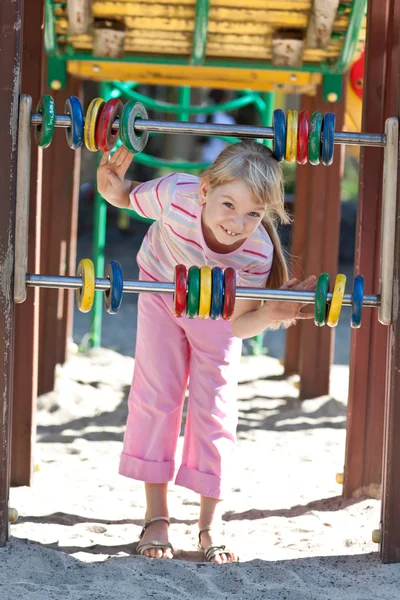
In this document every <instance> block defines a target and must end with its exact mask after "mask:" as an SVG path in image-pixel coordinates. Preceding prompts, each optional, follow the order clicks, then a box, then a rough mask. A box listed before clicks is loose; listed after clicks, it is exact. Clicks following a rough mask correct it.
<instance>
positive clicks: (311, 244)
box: [299, 78, 346, 399]
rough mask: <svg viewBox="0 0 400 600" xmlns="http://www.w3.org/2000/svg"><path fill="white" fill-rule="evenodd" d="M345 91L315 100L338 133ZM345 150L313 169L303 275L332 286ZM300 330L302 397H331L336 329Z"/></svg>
mask: <svg viewBox="0 0 400 600" xmlns="http://www.w3.org/2000/svg"><path fill="white" fill-rule="evenodd" d="M344 82H345V78H344ZM345 90H346V85H345V83H344V84H343V92H342V100H341V102H339V103H337V104H335V105H334V106H332V104H329V103H327V102H324V100H323V98H322V90H321V88H318V92H317V95H316V97H315V98H314V106H313V110H314V111H321V112H322V113H326V112H331V111H332V109H333V108H334V110H335V114H336V126H335V129H336V130H338V131H341V130H342V129H343V122H344V106H345V102H346V94H345ZM343 151H344V149H343V148H342V149H341V147H335V158H334V161H333V164H332V165H331V166H330V167H329V168H327V167H325V166H323V165H318V166H314V167H310V183H309V186H310V187H309V190H310V200H309V207H308V208H309V210H308V230H307V246H306V248H305V254H304V274H305V275H308V274H310V273H315V274H316V275H319V274H320V273H323V272H325V273H329V275H330V278H331V285H333V282H334V279H335V277H336V275H337V268H338V255H339V229H340V185H341V173H342V169H343ZM300 331H301V333H300V343H299V374H300V398H301V399H305V398H314V397H317V396H322V395H325V394H328V393H329V374H330V365H331V363H332V358H333V343H334V330H332V329H331V328H329V327H322V328H319V327H315V325H314V323H313V322H312V321H308V322H304V323H302V324H301V330H300Z"/></svg>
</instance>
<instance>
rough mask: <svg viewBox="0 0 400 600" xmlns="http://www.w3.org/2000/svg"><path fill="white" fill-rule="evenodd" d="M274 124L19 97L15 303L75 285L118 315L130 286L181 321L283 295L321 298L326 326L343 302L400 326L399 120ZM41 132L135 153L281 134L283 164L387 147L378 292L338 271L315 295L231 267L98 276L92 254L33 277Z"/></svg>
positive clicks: (87, 302)
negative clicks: (33, 210) (374, 130)
mask: <svg viewBox="0 0 400 600" xmlns="http://www.w3.org/2000/svg"><path fill="white" fill-rule="evenodd" d="M272 125H273V126H272V127H259V126H242V125H221V124H202V123H187V122H174V121H158V120H151V119H149V118H148V115H147V112H146V109H145V108H144V106H143V105H142V104H141V103H140V102H136V101H134V100H129V101H128V102H127V103H126V104H123V103H122V102H121V100H119V99H115V98H114V99H111V100H109V101H107V102H105V101H104V100H103V99H102V98H95V99H94V100H92V102H91V103H90V104H89V106H88V110H87V112H86V116H84V113H83V109H82V105H81V103H80V101H79V99H78V98H76V97H75V96H70V97H69V98H68V99H67V100H66V102H65V106H64V114H58V115H57V114H56V110H55V103H54V100H53V98H52V97H51V96H49V95H46V96H43V97H42V98H41V99H40V101H39V103H38V105H37V109H36V113H32V99H31V97H30V96H28V95H21V96H20V111H19V133H18V136H19V137H18V171H17V172H18V179H17V209H16V211H17V212H16V238H15V239H16V250H15V274H14V300H15V302H17V303H20V302H23V301H24V300H25V299H26V288H27V287H50V288H71V289H76V290H77V304H78V308H79V310H81V311H83V312H88V311H89V310H90V309H91V306H92V304H93V299H94V294H95V290H102V291H103V292H104V302H105V308H106V310H107V312H109V313H111V314H114V313H116V312H118V310H119V308H120V306H121V302H122V295H123V292H128V293H142V292H147V293H162V294H173V298H174V312H175V315H176V316H177V317H180V316H184V315H186V316H188V317H190V318H194V317H200V318H207V317H211V318H212V319H218V318H220V317H222V318H225V319H229V318H231V316H232V314H233V310H234V305H235V301H236V299H239V300H240V299H257V300H262V301H268V300H279V301H284V302H301V303H310V304H315V310H314V322H315V324H316V325H317V326H323V325H325V324H328V325H329V326H331V327H335V326H336V325H337V323H338V320H339V316H340V312H341V308H342V306H343V305H349V306H351V307H352V310H351V319H350V325H351V327H353V328H358V327H360V325H361V315H362V308H363V306H366V307H378V319H379V321H380V322H381V323H382V324H384V325H389V324H390V323H391V322H392V302H393V298H392V296H393V268H394V234H395V229H394V228H395V207H396V186H397V159H398V147H397V146H398V120H397V119H396V118H389V119H387V121H386V127H385V133H384V134H368V133H352V132H338V131H335V115H334V113H326V114H325V115H324V114H322V113H320V112H315V113H313V114H312V115H311V118H310V117H309V115H308V113H307V112H305V111H301V112H300V114H298V113H297V111H295V110H289V111H288V113H287V116H286V117H285V114H284V113H283V111H282V110H280V109H277V110H275V111H274V114H273V124H272ZM32 126H34V128H35V140H36V143H37V144H38V145H39V146H41V147H43V148H46V147H48V146H49V145H50V144H51V141H52V138H53V135H54V130H55V128H56V127H62V128H64V129H65V135H66V140H67V143H68V145H69V147H70V148H71V149H78V148H80V147H81V146H82V145H83V144H85V145H86V147H87V148H88V149H89V150H90V151H93V152H95V151H97V150H100V151H103V152H106V151H107V152H109V151H111V150H112V149H113V148H114V147H115V145H116V144H117V142H118V140H119V139H120V141H121V143H122V144H123V146H124V147H125V148H126V149H127V150H129V151H130V152H132V153H134V154H135V153H139V152H141V151H142V150H143V149H144V148H145V146H146V143H147V139H148V134H149V133H150V132H154V133H171V134H184V135H202V136H204V135H205V136H211V135H217V136H218V135H235V136H237V137H239V138H252V139H259V140H268V139H272V140H273V154H274V156H275V158H276V160H278V161H283V160H286V161H289V162H294V161H297V162H298V163H299V164H305V163H306V162H310V163H311V164H313V165H318V164H320V163H322V164H323V165H325V166H329V165H330V164H332V162H333V155H334V145H335V144H351V145H365V146H378V147H383V149H384V177H383V188H382V232H381V233H382V234H381V240H382V241H381V283H380V290H379V293H378V294H374V295H366V294H364V279H363V277H362V275H357V276H356V277H355V278H354V283H353V291H352V294H346V293H345V285H346V278H345V276H344V275H338V276H337V278H336V281H335V284H334V286H333V290H332V292H330V291H329V283H330V282H329V275H328V274H326V273H322V274H321V275H320V276H319V278H318V283H317V290H316V292H315V293H314V292H300V291H288V290H271V289H266V288H241V287H237V288H236V274H235V273H232V272H231V270H229V269H227V270H225V272H223V271H222V270H221V269H219V268H214V269H210V268H209V267H206V266H200V267H199V266H195V265H193V266H190V267H189V269H188V270H187V267H186V266H184V265H177V267H176V270H175V282H174V283H172V282H142V281H124V280H123V276H122V268H121V265H119V263H117V262H116V261H111V263H110V264H109V265H108V267H107V269H106V273H105V276H104V278H96V277H95V274H94V267H93V263H92V262H91V260H90V259H83V260H82V261H80V263H79V265H78V270H77V276H76V277H67V276H52V275H34V274H27V268H26V265H27V238H28V214H29V186H28V182H29V168H30V144H31V127H32Z"/></svg>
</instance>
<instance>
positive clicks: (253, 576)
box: [0, 349, 400, 600]
mask: <svg viewBox="0 0 400 600" xmlns="http://www.w3.org/2000/svg"><path fill="white" fill-rule="evenodd" d="M133 363H134V359H133V358H131V357H128V356H122V355H120V354H118V353H116V352H114V351H112V350H107V349H100V350H92V351H90V352H89V353H88V354H84V355H82V354H81V355H72V356H71V357H70V359H69V361H68V362H67V363H66V364H65V365H64V366H63V367H60V368H59V370H58V376H57V384H56V389H55V391H54V392H52V393H50V394H46V395H45V396H41V397H40V398H39V401H38V408H39V410H38V416H37V424H38V443H37V449H36V453H37V456H36V462H37V463H38V464H39V465H40V472H39V473H37V475H36V478H35V482H34V485H33V486H32V487H31V488H14V489H12V490H11V506H13V507H15V508H16V509H17V510H18V511H19V514H20V517H19V520H18V521H17V523H16V524H13V525H12V526H11V541H10V543H9V544H8V546H7V547H6V548H5V549H0V599H1V600H17V599H20V598H21V599H25V598H27V599H28V598H29V599H40V600H51V599H55V598H57V599H64V598H65V599H67V600H89V599H90V600H102V599H107V600H114V599H115V600H117V599H118V600H125V599H129V600H130V599H132V600H139V599H140V600H142V599H143V600H145V599H147V598H160V599H162V600H169V599H176V598H180V599H191V600H197V599H198V600H203V599H207V600H208V599H213V600H214V599H226V598H228V599H230V598H233V599H238V600H245V599H246V600H247V599H254V600H255V599H257V600H259V599H264V598H268V599H271V600H274V599H281V600H285V599H287V600H289V599H290V600H303V599H307V600H313V599H318V600H320V599H321V600H322V599H324V600H330V599H332V600H342V599H349V600H350V599H351V600H372V599H376V598H379V599H380V600H386V599H387V600H394V599H396V598H399V599H400V564H398V565H382V564H381V563H380V560H379V557H378V554H377V547H376V546H375V545H374V544H373V543H372V542H371V532H372V530H373V529H374V528H376V527H377V526H378V524H379V518H380V503H379V501H377V500H373V499H360V500H354V501H343V500H342V499H341V497H340V493H341V488H340V486H339V485H338V484H337V483H336V481H335V475H336V473H337V472H339V471H341V470H342V468H343V459H344V446H345V422H346V397H347V385H348V369H347V367H345V366H334V367H333V369H332V391H331V396H329V397H321V398H318V399H316V400H308V401H305V402H304V403H303V404H302V405H300V403H299V401H298V400H297V390H296V388H295V387H294V385H293V380H290V379H289V380H287V379H285V378H284V377H283V376H282V367H281V366H280V365H279V362H278V361H277V360H276V359H274V358H270V357H252V358H247V357H246V358H243V361H242V371H241V374H240V380H241V384H240V389H239V411H240V419H239V430H238V446H237V452H236V461H237V462H236V465H237V467H236V482H235V487H234V488H233V491H232V494H231V495H230V497H229V498H228V499H227V501H226V502H225V506H224V513H223V524H224V530H225V536H224V540H226V542H227V543H228V544H229V545H230V546H231V547H232V548H234V549H235V550H236V551H237V553H238V554H239V555H240V559H241V562H240V563H239V564H234V565H210V564H205V563H203V562H201V560H202V555H201V554H200V553H199V552H198V551H197V550H196V531H197V516H198V508H199V506H198V497H197V496H196V495H195V494H194V493H192V492H190V491H189V490H186V489H184V488H180V487H175V486H171V491H170V494H169V502H170V515H171V519H172V524H171V541H172V543H173V545H174V546H175V548H176V549H177V552H176V556H175V559H174V560H172V561H168V560H158V561H157V560H149V559H146V558H144V557H139V556H136V555H135V547H136V542H137V539H138V534H139V532H140V528H141V524H142V519H143V516H144V510H145V508H144V495H143V490H142V484H141V483H139V482H135V481H131V480H129V479H126V478H123V477H121V476H119V475H118V473H117V470H118V460H119V454H120V451H121V447H122V437H123V431H124V426H125V420H126V414H127V405H126V398H127V394H128V391H129V385H130V381H131V377H132V370H133ZM181 442H182V439H180V445H179V447H178V450H180V448H181Z"/></svg>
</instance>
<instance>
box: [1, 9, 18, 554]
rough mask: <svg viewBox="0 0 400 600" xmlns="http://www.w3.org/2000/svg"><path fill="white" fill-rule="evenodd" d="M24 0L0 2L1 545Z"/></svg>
mask: <svg viewBox="0 0 400 600" xmlns="http://www.w3.org/2000/svg"><path fill="white" fill-rule="evenodd" d="M22 11H23V0H17V1H15V0H14V1H11V0H0V23H1V28H0V73H1V82H0V106H1V110H0V148H1V165H2V168H1V169H0V189H1V191H2V193H1V196H0V207H1V219H0V373H1V377H0V547H1V546H5V544H6V542H7V538H8V500H9V488H10V470H11V469H10V462H11V455H10V453H11V410H12V404H11V403H12V381H13V368H12V367H13V362H12V361H13V333H14V332H13V329H14V302H13V283H12V282H13V276H12V275H13V261H14V227H15V193H16V164H17V132H18V123H17V115H18V96H19V93H20V80H21V54H22V49H21V40H22V36H21V27H22V14H23V13H22Z"/></svg>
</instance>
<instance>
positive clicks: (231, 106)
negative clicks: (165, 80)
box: [111, 81, 259, 115]
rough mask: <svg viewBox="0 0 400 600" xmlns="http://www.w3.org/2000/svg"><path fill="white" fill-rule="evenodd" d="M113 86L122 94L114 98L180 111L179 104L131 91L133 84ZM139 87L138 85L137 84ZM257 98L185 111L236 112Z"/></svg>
mask: <svg viewBox="0 0 400 600" xmlns="http://www.w3.org/2000/svg"><path fill="white" fill-rule="evenodd" d="M112 85H113V86H115V90H118V92H120V93H116V92H115V90H113V92H112V93H111V95H112V97H113V98H116V97H119V96H120V95H121V94H122V95H124V96H126V97H127V98H129V99H133V100H138V102H142V104H143V105H144V106H145V107H146V108H149V109H152V110H159V111H162V112H169V113H176V112H178V111H179V110H180V108H181V107H180V105H179V104H172V103H170V102H160V101H158V100H154V98H148V97H147V96H144V95H143V94H140V93H139V92H136V91H134V90H131V89H130V88H129V86H130V85H132V84H130V83H129V84H126V83H122V82H121V81H113V82H112ZM135 85H137V83H136V84H135ZM257 98H259V95H258V92H246V93H245V95H244V96H241V97H240V98H235V99H234V100H229V102H222V103H221V104H207V105H204V106H187V107H186V108H185V110H186V111H187V112H188V113H189V114H191V115H199V114H203V113H204V114H209V113H210V114H212V113H214V112H215V111H216V110H222V111H224V112H228V111H231V110H236V109H238V108H241V107H242V106H247V105H248V104H251V103H252V102H256V101H257Z"/></svg>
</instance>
